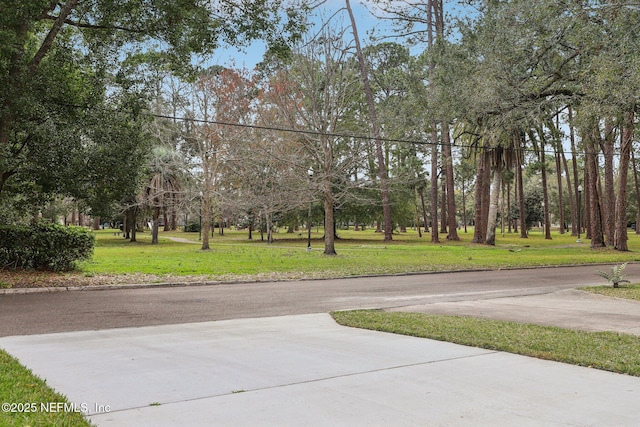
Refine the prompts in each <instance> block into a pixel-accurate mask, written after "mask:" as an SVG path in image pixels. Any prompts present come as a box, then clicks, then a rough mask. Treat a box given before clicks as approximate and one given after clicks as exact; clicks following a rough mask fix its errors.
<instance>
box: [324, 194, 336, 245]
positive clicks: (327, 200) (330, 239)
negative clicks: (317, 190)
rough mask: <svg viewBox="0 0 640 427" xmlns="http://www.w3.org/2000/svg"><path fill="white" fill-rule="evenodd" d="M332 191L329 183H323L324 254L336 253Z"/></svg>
mask: <svg viewBox="0 0 640 427" xmlns="http://www.w3.org/2000/svg"><path fill="white" fill-rule="evenodd" d="M333 204H334V202H333V192H332V191H331V183H329V184H328V185H325V191H324V254H325V255H336V246H335V237H336V232H335V229H334V221H333Z"/></svg>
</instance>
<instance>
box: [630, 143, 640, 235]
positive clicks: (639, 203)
mask: <svg viewBox="0 0 640 427" xmlns="http://www.w3.org/2000/svg"><path fill="white" fill-rule="evenodd" d="M631 160H633V182H634V184H635V186H636V234H640V227H639V226H640V185H638V168H637V165H636V156H635V154H634V153H633V146H632V147H631Z"/></svg>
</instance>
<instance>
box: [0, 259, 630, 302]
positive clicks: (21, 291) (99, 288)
mask: <svg viewBox="0 0 640 427" xmlns="http://www.w3.org/2000/svg"><path fill="white" fill-rule="evenodd" d="M615 264H617V263H597V264H571V265H545V266H542V265H540V266H531V267H507V268H497V269H492V268H476V269H471V270H446V271H423V272H407V273H395V274H367V275H360V276H347V277H345V276H341V277H332V278H323V279H290V280H287V279H283V280H237V281H234V280H230V281H220V280H212V281H205V282H161V283H133V284H122V285H93V286H49V287H41V288H29V287H27V288H8V289H0V295H20V294H32V293H47V292H51V293H53V292H72V291H111V290H128V289H154V288H180V287H187V286H217V285H233V284H247V283H269V282H294V281H299V282H303V281H310V280H313V281H321V280H340V279H366V278H371V277H403V276H419V275H427V274H449V273H474V272H482V271H512V270H536V269H539V268H571V267H576V268H578V267H598V266H609V265H615ZM628 264H638V262H629V263H628ZM584 286H589V285H587V284H585V285H584Z"/></svg>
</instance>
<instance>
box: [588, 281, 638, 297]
mask: <svg viewBox="0 0 640 427" xmlns="http://www.w3.org/2000/svg"><path fill="white" fill-rule="evenodd" d="M579 289H580V290H583V291H587V292H591V293H594V294H599V295H606V296H608V297H615V298H624V299H632V300H637V301H640V283H635V284H631V285H620V287H618V288H614V287H613V286H611V285H609V286H587V287H584V288H579Z"/></svg>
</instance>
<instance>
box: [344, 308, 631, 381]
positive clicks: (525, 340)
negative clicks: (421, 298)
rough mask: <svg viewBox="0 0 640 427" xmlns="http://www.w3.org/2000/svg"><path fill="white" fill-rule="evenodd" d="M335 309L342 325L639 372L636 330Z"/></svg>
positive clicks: (607, 369)
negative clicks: (626, 331) (579, 328)
mask: <svg viewBox="0 0 640 427" xmlns="http://www.w3.org/2000/svg"><path fill="white" fill-rule="evenodd" d="M331 314H332V316H333V318H334V319H335V320H336V322H338V323H339V324H340V325H344V326H351V327H356V328H362V329H371V330H375V331H381V332H391V333H395V334H402V335H409V336H414V337H420V338H429V339H434V340H438V341H447V342H451V343H456V344H462V345H467V346H472V347H479V348H485V349H489V350H497V351H505V352H508V353H514V354H520V355H524V356H531V357H537V358H539V359H546V360H553V361H557V362H564V363H570V364H574V365H579V366H586V367H590V368H596V369H602V370H606V371H611V372H617V373H621V374H628V375H634V376H640V337H638V336H634V335H627V334H620V333H614V332H584V331H575V330H571V329H562V328H556V327H551V326H539V325H531V324H523V323H516V322H504V321H497V320H484V319H475V318H471V317H459V316H442V315H428V314H424V313H400V312H384V311H380V310H354V311H338V312H333V313H331Z"/></svg>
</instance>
